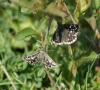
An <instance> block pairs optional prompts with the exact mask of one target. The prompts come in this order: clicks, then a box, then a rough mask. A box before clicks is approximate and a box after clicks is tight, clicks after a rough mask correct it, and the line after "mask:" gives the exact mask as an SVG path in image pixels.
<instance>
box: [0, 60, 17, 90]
mask: <svg viewBox="0 0 100 90" xmlns="http://www.w3.org/2000/svg"><path fill="white" fill-rule="evenodd" d="M0 66H1V68H2V70H3V71H4V73H5V74H6V76H7V77H8V79H9V81H10V82H11V84H12V87H13V88H14V90H17V88H16V86H15V84H14V82H13V79H12V78H11V77H10V75H9V74H8V72H7V70H6V68H5V67H4V66H3V64H2V62H1V61H0Z"/></svg>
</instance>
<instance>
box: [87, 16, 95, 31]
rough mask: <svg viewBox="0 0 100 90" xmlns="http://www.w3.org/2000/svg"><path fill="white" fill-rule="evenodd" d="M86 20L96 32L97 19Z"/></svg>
mask: <svg viewBox="0 0 100 90" xmlns="http://www.w3.org/2000/svg"><path fill="white" fill-rule="evenodd" d="M85 20H86V21H87V22H88V23H89V24H90V26H91V27H92V29H93V30H96V18H95V17H90V18H85Z"/></svg>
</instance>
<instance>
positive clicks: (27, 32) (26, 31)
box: [16, 27, 39, 40]
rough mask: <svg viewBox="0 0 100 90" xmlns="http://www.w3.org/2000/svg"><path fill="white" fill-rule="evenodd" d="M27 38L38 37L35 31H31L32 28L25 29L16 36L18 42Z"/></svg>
mask: <svg viewBox="0 0 100 90" xmlns="http://www.w3.org/2000/svg"><path fill="white" fill-rule="evenodd" d="M28 36H36V37H38V36H39V33H37V32H36V31H35V30H33V29H32V28H30V27H27V28H24V29H23V30H22V31H20V32H19V33H18V34H17V35H16V38H17V39H18V40H21V39H24V38H25V37H28Z"/></svg>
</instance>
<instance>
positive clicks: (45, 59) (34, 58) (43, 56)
mask: <svg viewBox="0 0 100 90" xmlns="http://www.w3.org/2000/svg"><path fill="white" fill-rule="evenodd" d="M23 60H25V61H28V62H30V63H31V64H34V65H35V64H37V63H38V62H40V61H41V62H42V63H43V64H44V65H45V67H46V68H53V67H57V64H56V63H55V62H54V61H53V60H52V59H51V58H50V57H49V56H48V54H47V53H46V52H44V51H42V50H41V51H40V52H39V53H36V54H33V55H30V56H27V57H25V58H23Z"/></svg>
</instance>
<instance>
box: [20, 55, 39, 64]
mask: <svg viewBox="0 0 100 90" xmlns="http://www.w3.org/2000/svg"><path fill="white" fill-rule="evenodd" d="M38 55H39V53H36V54H33V55H30V56H27V57H24V58H22V59H23V60H25V61H28V62H30V63H31V64H34V65H35V64H37V63H38V62H39V61H40V59H39V57H38Z"/></svg>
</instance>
